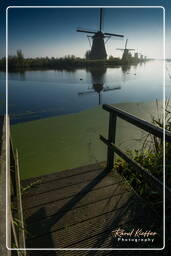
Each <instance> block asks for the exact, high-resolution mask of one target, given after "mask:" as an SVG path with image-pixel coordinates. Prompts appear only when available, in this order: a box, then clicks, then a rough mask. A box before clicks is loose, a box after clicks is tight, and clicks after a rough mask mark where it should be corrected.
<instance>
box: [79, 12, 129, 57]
mask: <svg viewBox="0 0 171 256" xmlns="http://www.w3.org/2000/svg"><path fill="white" fill-rule="evenodd" d="M102 11H103V10H102V8H100V19H99V30H98V31H96V32H95V31H89V30H85V29H79V28H78V29H77V32H83V33H87V34H93V35H92V36H90V35H88V38H89V37H90V38H91V39H92V45H91V51H90V56H89V58H90V59H92V60H96V59H106V58H107V53H106V49H105V43H106V42H104V39H105V38H107V41H108V40H109V39H110V38H111V37H112V36H116V37H124V36H123V35H118V34H112V33H104V32H102V14H103V13H102Z"/></svg>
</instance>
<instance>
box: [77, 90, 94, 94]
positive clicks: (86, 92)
mask: <svg viewBox="0 0 171 256" xmlns="http://www.w3.org/2000/svg"><path fill="white" fill-rule="evenodd" d="M94 92H95V91H94V90H92V91H85V92H79V93H78V95H86V94H89V93H94Z"/></svg>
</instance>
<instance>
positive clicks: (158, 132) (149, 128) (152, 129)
mask: <svg viewBox="0 0 171 256" xmlns="http://www.w3.org/2000/svg"><path fill="white" fill-rule="evenodd" d="M103 109H104V110H106V111H108V112H110V113H111V114H114V115H115V116H118V117H120V118H122V119H123V120H125V121H127V122H129V123H131V124H133V125H135V126H137V127H139V128H141V129H143V130H144V131H146V132H149V133H151V134H153V135H155V136H156V137H159V138H163V134H164V133H165V140H166V141H167V142H171V133H170V132H169V131H167V130H164V129H162V128H160V127H157V126H155V125H153V124H150V123H148V122H147V121H145V120H143V119H140V118H138V117H136V116H134V115H131V114H129V113H127V112H125V111H123V110H120V109H118V108H116V107H113V106H110V105H107V104H104V105H103Z"/></svg>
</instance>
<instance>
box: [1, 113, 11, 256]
mask: <svg viewBox="0 0 171 256" xmlns="http://www.w3.org/2000/svg"><path fill="white" fill-rule="evenodd" d="M8 150H9V120H8V117H7V116H5V117H4V124H3V130H2V143H1V152H0V252H1V255H2V256H10V255H11V251H10V250H8V249H7V248H11V199H10V196H11V194H10V177H9V173H10V167H9V162H10V161H9V157H10V156H9V151H8ZM6 185H7V187H6Z"/></svg>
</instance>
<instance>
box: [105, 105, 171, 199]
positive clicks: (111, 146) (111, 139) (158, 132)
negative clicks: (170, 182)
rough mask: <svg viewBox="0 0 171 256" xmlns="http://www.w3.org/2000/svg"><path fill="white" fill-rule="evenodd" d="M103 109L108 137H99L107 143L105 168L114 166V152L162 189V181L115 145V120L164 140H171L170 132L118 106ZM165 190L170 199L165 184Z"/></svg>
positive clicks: (169, 197)
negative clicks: (129, 124)
mask: <svg viewBox="0 0 171 256" xmlns="http://www.w3.org/2000/svg"><path fill="white" fill-rule="evenodd" d="M103 109H104V110H106V111H108V112H109V129H108V139H106V138H104V137H103V136H102V135H100V139H101V140H102V141H103V142H104V143H105V144H106V145H107V147H108V150H107V169H108V170H109V171H110V170H112V169H113V166H114V153H116V154H117V155H119V156H120V157H121V158H122V159H124V160H125V161H126V162H127V163H129V164H130V165H131V166H133V167H134V169H135V171H137V172H139V173H141V174H143V177H144V179H145V181H146V182H147V183H149V185H150V186H151V185H152V186H154V187H155V188H156V189H157V190H158V191H160V192H162V191H163V183H162V182H161V181H160V180H159V179H158V178H156V177H155V176H154V175H153V174H152V173H151V172H150V171H149V170H147V169H145V168H144V167H142V166H141V165H140V164H138V163H137V162H136V161H134V160H133V159H131V158H130V157H129V156H128V155H127V154H126V153H124V152H123V151H122V150H121V149H120V148H119V147H117V146H116V145H115V138H116V122H117V117H119V118H121V119H123V120H125V121H127V122H129V123H131V124H133V125H135V126H137V127H139V128H141V129H142V130H144V131H146V132H148V133H150V134H152V135H154V136H156V137H158V138H161V139H164V138H165V141H167V142H171V133H170V132H168V131H166V130H165V131H164V130H163V129H162V128H159V127H156V126H155V125H153V124H150V123H148V122H146V121H144V120H142V119H140V118H137V117H135V116H133V115H131V114H129V113H127V112H125V111H122V110H120V109H118V108H115V107H112V106H110V105H106V104H104V105H103ZM165 192H166V196H167V198H168V199H170V200H171V190H170V188H168V187H167V186H165Z"/></svg>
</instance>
